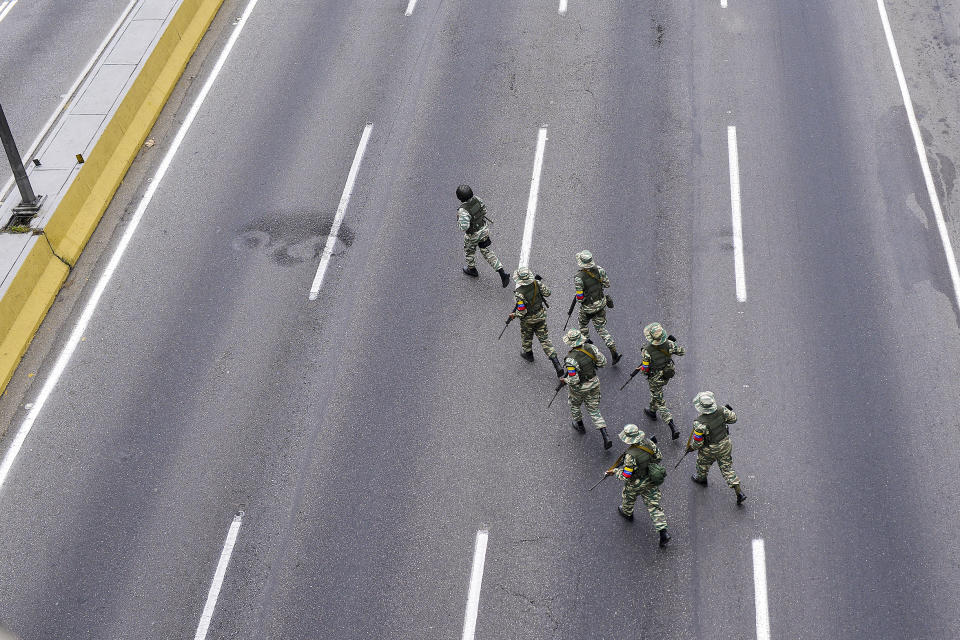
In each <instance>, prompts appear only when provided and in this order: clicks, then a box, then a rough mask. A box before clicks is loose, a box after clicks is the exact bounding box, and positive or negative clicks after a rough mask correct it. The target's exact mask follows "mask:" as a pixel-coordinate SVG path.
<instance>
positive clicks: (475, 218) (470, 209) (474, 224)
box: [460, 196, 487, 233]
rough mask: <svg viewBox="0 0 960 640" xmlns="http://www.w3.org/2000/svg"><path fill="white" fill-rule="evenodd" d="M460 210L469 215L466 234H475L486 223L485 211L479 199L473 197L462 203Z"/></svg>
mask: <svg viewBox="0 0 960 640" xmlns="http://www.w3.org/2000/svg"><path fill="white" fill-rule="evenodd" d="M460 208H461V209H464V210H465V211H466V212H467V213H468V214H470V226H469V227H467V233H476V232H477V231H480V229H482V228H483V225H484V224H485V223H486V221H487V216H486V213H487V212H486V209H484V206H483V203H482V202H481V201H480V198H478V197H477V196H473V197H472V198H470V199H469V200H467V201H466V202H464V203H462V204H461V205H460Z"/></svg>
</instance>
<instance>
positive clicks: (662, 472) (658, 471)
mask: <svg viewBox="0 0 960 640" xmlns="http://www.w3.org/2000/svg"><path fill="white" fill-rule="evenodd" d="M666 477H667V470H666V468H665V467H664V466H663V465H662V464H659V463H657V462H651V463H650V464H648V465H647V478H648V479H649V480H650V484H652V485H654V486H659V485H661V484H663V481H664V479H665V478H666Z"/></svg>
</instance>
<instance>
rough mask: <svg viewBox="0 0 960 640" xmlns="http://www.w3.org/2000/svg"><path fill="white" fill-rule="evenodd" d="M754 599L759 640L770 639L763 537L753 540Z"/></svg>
mask: <svg viewBox="0 0 960 640" xmlns="http://www.w3.org/2000/svg"><path fill="white" fill-rule="evenodd" d="M753 599H754V603H755V608H756V612H757V640H770V612H769V610H768V609H767V557H766V552H765V551H764V548H763V538H756V539H755V540H754V541H753Z"/></svg>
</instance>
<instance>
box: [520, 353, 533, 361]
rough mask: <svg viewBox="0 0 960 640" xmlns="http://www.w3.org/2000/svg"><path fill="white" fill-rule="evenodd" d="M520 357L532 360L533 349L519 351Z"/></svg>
mask: <svg viewBox="0 0 960 640" xmlns="http://www.w3.org/2000/svg"><path fill="white" fill-rule="evenodd" d="M520 357H521V358H523V359H524V360H527V361H529V362H533V351H521V352H520Z"/></svg>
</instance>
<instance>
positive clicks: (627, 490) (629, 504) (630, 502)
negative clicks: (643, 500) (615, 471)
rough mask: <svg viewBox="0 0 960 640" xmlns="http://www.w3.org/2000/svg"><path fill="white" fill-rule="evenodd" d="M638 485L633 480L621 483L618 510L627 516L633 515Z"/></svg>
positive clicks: (638, 491)
mask: <svg viewBox="0 0 960 640" xmlns="http://www.w3.org/2000/svg"><path fill="white" fill-rule="evenodd" d="M639 487H640V483H639V482H635V481H633V480H627V481H626V482H624V483H623V491H621V492H620V497H621V498H622V500H621V502H620V510H621V511H623V513H625V514H626V515H628V516H632V515H633V508H634V505H636V503H637V496H638V495H640V489H639Z"/></svg>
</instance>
